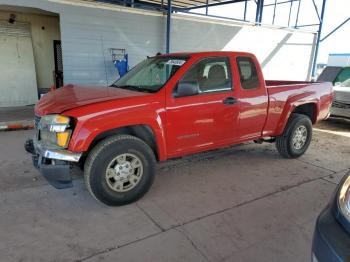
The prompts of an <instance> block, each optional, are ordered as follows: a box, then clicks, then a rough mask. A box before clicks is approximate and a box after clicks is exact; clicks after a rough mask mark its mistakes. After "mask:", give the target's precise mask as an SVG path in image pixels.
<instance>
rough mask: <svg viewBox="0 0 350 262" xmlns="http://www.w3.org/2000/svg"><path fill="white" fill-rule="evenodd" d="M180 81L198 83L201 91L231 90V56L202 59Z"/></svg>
mask: <svg viewBox="0 0 350 262" xmlns="http://www.w3.org/2000/svg"><path fill="white" fill-rule="evenodd" d="M180 82H182V83H192V84H193V83H196V84H198V88H199V93H209V92H218V91H225V90H231V89H232V77H231V69H230V61H229V58H228V57H212V58H205V59H202V60H200V61H199V62H197V63H196V64H195V65H193V66H192V67H191V68H190V69H189V70H188V71H187V73H186V74H185V75H184V76H183V78H182V79H181V80H180Z"/></svg>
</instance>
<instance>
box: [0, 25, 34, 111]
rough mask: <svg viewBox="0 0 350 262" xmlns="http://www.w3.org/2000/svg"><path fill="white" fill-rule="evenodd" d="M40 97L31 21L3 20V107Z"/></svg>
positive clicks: (0, 100) (0, 37) (0, 77)
mask: <svg viewBox="0 0 350 262" xmlns="http://www.w3.org/2000/svg"><path fill="white" fill-rule="evenodd" d="M36 101H37V82H36V74H35V64H34V55H33V46H32V38H31V34H30V24H28V23H19V22H15V23H14V24H11V23H9V22H8V21H1V20H0V107H9V106H24V105H30V104H34V103H35V102H36Z"/></svg>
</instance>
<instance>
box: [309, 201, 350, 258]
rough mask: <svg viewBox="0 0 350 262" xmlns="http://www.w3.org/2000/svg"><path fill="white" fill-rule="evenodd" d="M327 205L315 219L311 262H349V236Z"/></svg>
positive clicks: (330, 207)
mask: <svg viewBox="0 0 350 262" xmlns="http://www.w3.org/2000/svg"><path fill="white" fill-rule="evenodd" d="M332 208H333V207H332V206H331V205H329V206H328V207H327V208H326V209H324V210H323V211H322V213H321V214H320V215H319V217H318V218H317V222H316V228H315V232H314V238H313V243H312V257H313V258H312V261H313V262H332V261H334V262H336V261H339V262H340V261H350V235H349V234H348V233H347V232H346V231H345V229H344V227H343V226H342V225H340V224H339V222H338V221H337V219H336V218H335V216H334V214H333V212H332Z"/></svg>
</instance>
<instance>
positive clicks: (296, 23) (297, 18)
mask: <svg viewBox="0 0 350 262" xmlns="http://www.w3.org/2000/svg"><path fill="white" fill-rule="evenodd" d="M300 2H301V0H299V4H298V11H297V17H296V18H295V28H297V27H298V20H299V12H300Z"/></svg>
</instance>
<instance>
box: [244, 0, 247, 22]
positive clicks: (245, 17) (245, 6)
mask: <svg viewBox="0 0 350 262" xmlns="http://www.w3.org/2000/svg"><path fill="white" fill-rule="evenodd" d="M247 4H248V0H246V1H245V2H244V17H243V20H244V21H246V20H247Z"/></svg>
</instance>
